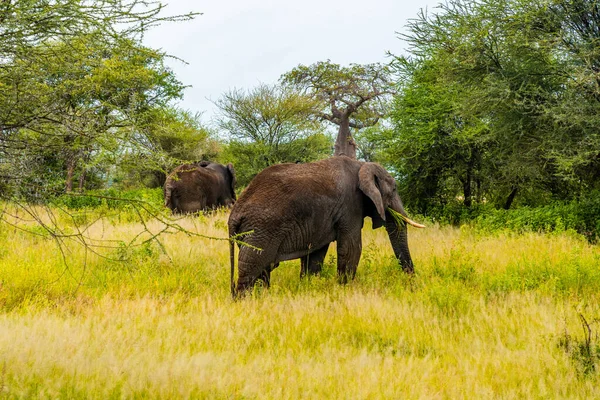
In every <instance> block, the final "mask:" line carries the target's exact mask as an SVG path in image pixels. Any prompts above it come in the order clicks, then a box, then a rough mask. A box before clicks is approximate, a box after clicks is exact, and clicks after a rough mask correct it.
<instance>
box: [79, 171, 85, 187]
mask: <svg viewBox="0 0 600 400" xmlns="http://www.w3.org/2000/svg"><path fill="white" fill-rule="evenodd" d="M85 175H86V174H85V168H84V169H83V170H82V171H81V175H79V192H83V187H84V186H85Z"/></svg>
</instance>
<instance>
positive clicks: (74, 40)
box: [0, 0, 194, 202]
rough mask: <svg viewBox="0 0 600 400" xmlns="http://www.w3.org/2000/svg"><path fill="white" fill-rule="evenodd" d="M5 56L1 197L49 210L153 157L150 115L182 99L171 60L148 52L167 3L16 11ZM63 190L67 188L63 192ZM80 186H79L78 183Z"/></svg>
mask: <svg viewBox="0 0 600 400" xmlns="http://www.w3.org/2000/svg"><path fill="white" fill-rule="evenodd" d="M2 7H3V10H2V15H3V18H2V34H3V43H2V45H0V56H1V57H2V59H3V68H2V69H1V70H0V120H1V121H2V126H1V127H0V129H1V130H2V136H1V137H0V173H1V174H2V175H3V177H4V178H5V181H7V182H9V183H8V188H7V189H8V190H6V191H3V192H2V193H1V194H0V196H2V197H3V198H5V199H9V198H13V199H14V198H19V199H21V198H26V199H28V200H29V201H37V202H43V201H45V199H47V198H51V197H53V196H56V194H57V193H58V192H60V191H65V190H66V191H70V190H72V189H73V188H74V187H75V186H77V185H79V186H80V189H83V188H84V187H85V186H86V185H85V182H86V179H87V178H90V181H91V182H96V183H94V184H95V185H96V184H97V182H98V181H99V180H101V178H103V177H105V176H106V174H107V171H108V170H110V169H111V168H114V166H115V163H114V160H115V159H119V158H120V156H123V154H125V153H127V154H131V153H139V152H142V153H143V152H147V146H146V143H145V140H143V138H144V133H143V132H140V129H141V126H140V125H141V123H142V122H143V121H147V120H148V118H147V116H146V114H147V113H152V112H153V110H156V109H160V108H163V107H166V106H167V105H168V104H169V103H170V102H171V101H172V100H174V99H177V98H179V97H180V96H181V94H182V91H183V85H182V84H181V83H180V82H179V81H178V80H177V79H176V78H175V76H174V75H173V72H172V71H171V70H170V69H169V68H167V67H166V66H165V64H164V59H165V57H167V55H166V53H164V52H162V51H159V50H153V49H150V48H147V47H145V46H143V45H142V44H141V39H142V33H143V32H144V31H145V30H146V29H148V28H149V27H151V26H153V25H156V24H158V23H162V22H166V21H183V20H188V19H190V18H192V17H193V15H194V14H187V15H183V16H174V17H167V18H165V17H162V16H161V15H159V14H160V13H161V10H162V8H163V4H161V3H160V2H143V1H139V0H131V1H127V2H121V1H116V0H102V1H96V0H93V1H87V2H81V1H75V2H66V3H65V2H51V3H48V2H47V1H30V2H7V3H6V4H4V5H3V6H2ZM61 181H62V182H61ZM76 182H77V183H76Z"/></svg>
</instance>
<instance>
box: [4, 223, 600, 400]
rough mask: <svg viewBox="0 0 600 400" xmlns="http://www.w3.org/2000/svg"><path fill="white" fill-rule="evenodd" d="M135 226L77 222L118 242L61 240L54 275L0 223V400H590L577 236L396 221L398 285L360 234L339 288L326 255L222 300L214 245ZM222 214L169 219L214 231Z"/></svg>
mask: <svg viewBox="0 0 600 400" xmlns="http://www.w3.org/2000/svg"><path fill="white" fill-rule="evenodd" d="M134 219H135V218H133V217H131V216H130V217H127V216H125V215H121V216H119V217H116V216H113V217H110V218H106V219H101V220H98V221H96V222H95V223H93V224H92V225H91V226H90V227H89V229H88V231H87V232H88V234H89V236H90V237H93V238H96V239H103V240H115V242H110V243H112V244H117V245H116V246H114V247H111V248H98V249H97V250H98V252H99V253H100V255H96V254H93V253H91V252H89V251H88V252H86V251H85V249H84V248H82V247H81V246H78V245H76V244H75V243H74V242H67V243H68V245H67V247H66V248H64V249H63V250H64V254H65V259H66V260H67V266H65V264H64V263H63V257H62V255H61V252H60V251H59V250H58V249H57V247H56V243H55V242H54V241H53V240H52V239H50V238H48V237H44V236H32V235H30V234H28V233H25V232H21V231H20V230H18V229H15V228H13V227H11V226H9V225H7V224H1V225H0V240H2V243H3V244H4V245H3V246H2V248H0V310H1V311H2V312H1V313H0V398H2V397H7V398H65V399H73V398H82V399H89V398H98V399H107V398H182V397H183V398H217V399H220V398H236V399H237V398H278V399H279V398H283V399H285V398H291V399H297V398H335V399H338V398H368V399H372V398H385V399H388V398H424V399H436V398H439V399H444V398H461V399H462V398H540V399H542V398H543V399H547V398H582V399H583V398H598V397H600V371H599V370H600V339H599V338H598V334H599V332H600V322H597V319H598V318H600V248H599V247H598V246H592V245H590V244H588V243H587V242H586V240H585V239H583V238H582V237H580V236H578V235H573V234H569V233H568V232H567V233H563V234H546V235H542V234H537V233H525V234H512V233H510V232H505V233H495V234H493V235H491V234H484V233H481V232H479V231H475V230H472V229H469V228H462V229H456V228H451V227H439V226H431V227H428V228H427V229H422V230H419V229H414V228H411V227H409V244H410V248H411V252H412V257H413V261H414V263H415V271H416V273H415V275H414V276H412V277H409V276H407V275H405V274H404V273H403V272H402V271H401V269H400V267H399V266H398V264H397V262H396V261H395V260H394V258H393V253H392V249H391V246H390V245H389V243H388V242H387V235H386V233H385V230H383V229H379V230H375V231H373V230H372V229H371V228H370V224H369V223H367V224H366V227H365V229H364V231H363V255H362V259H361V264H360V265H359V268H358V273H357V277H356V280H355V281H353V282H351V283H350V284H348V285H344V286H342V285H339V284H337V283H336V276H335V275H336V272H335V271H336V263H335V251H333V250H334V249H331V251H330V254H328V255H327V258H326V265H325V268H324V272H323V274H322V275H321V276H319V277H314V278H309V279H302V280H301V279H300V278H299V272H300V265H299V261H290V262H285V263H282V265H281V266H280V267H279V268H278V269H276V270H275V271H274V272H273V273H272V287H271V288H270V289H269V290H260V289H258V288H257V289H256V290H255V292H254V293H253V295H252V296H251V297H248V298H246V299H244V300H242V301H237V302H233V301H232V300H231V299H230V293H229V254H228V247H229V246H228V244H227V242H226V241H218V240H210V239H205V238H201V237H194V236H189V235H186V234H184V233H176V234H167V235H164V236H162V237H161V242H162V245H159V244H157V243H155V242H149V243H147V244H143V245H139V246H136V247H132V248H130V247H127V246H125V245H124V244H123V243H127V242H129V241H130V240H131V239H132V238H133V237H135V235H137V234H138V233H140V232H141V231H142V230H143V229H142V225H141V224H139V223H136V222H131V221H133V220H134ZM85 220H88V221H94V220H95V219H94V218H87V219H85ZM226 221H227V214H226V213H223V212H220V213H216V214H214V215H212V216H201V217H187V218H185V219H183V220H181V221H180V223H181V224H182V225H183V226H185V227H186V228H188V229H189V230H190V231H193V232H197V233H201V234H203V235H208V236H213V237H222V238H224V237H226V236H227V231H226ZM147 227H148V229H149V230H150V231H152V232H158V231H159V230H161V229H162V225H161V224H160V223H159V222H157V221H153V222H150V223H149V224H148V225H147ZM147 237H148V233H146V234H144V235H142V237H141V239H144V238H147ZM119 243H121V244H119ZM138 243H139V241H138ZM162 246H164V247H162ZM164 250H166V253H165V251H164ZM106 257H108V258H106ZM111 259H121V260H125V261H113V260H111ZM581 316H584V318H585V319H586V321H588V324H589V325H588V326H589V330H588V331H586V329H584V328H585V326H584V325H583V324H582V319H581ZM590 332H591V334H590Z"/></svg>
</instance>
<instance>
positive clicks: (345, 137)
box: [333, 113, 356, 160]
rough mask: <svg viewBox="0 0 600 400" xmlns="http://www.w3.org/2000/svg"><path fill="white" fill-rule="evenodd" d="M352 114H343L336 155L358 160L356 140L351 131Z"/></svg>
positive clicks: (336, 143)
mask: <svg viewBox="0 0 600 400" xmlns="http://www.w3.org/2000/svg"><path fill="white" fill-rule="evenodd" d="M349 117H350V115H349V114H348V113H344V114H342V117H341V118H340V130H339V131H338V136H337V139H336V141H335V151H334V153H333V155H334V156H342V155H344V156H347V157H350V158H352V159H354V160H356V142H355V141H354V139H353V138H352V134H351V133H350V118H349Z"/></svg>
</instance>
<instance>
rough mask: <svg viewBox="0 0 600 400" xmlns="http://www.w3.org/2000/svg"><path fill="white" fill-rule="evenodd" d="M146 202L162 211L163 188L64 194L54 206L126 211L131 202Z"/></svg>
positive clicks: (56, 200) (112, 189)
mask: <svg viewBox="0 0 600 400" xmlns="http://www.w3.org/2000/svg"><path fill="white" fill-rule="evenodd" d="M130 200H134V201H144V202H146V203H148V204H149V205H150V206H152V207H154V208H156V209H157V210H160V209H161V208H163V205H164V197H163V192H162V189H161V188H155V189H133V190H131V189H130V190H118V189H115V188H111V189H103V190H89V191H87V192H85V193H73V194H63V195H61V196H59V197H57V198H55V199H53V200H52V204H54V205H56V206H60V207H65V208H67V209H70V210H85V209H95V208H103V209H108V210H125V209H128V208H130V206H129V201H130Z"/></svg>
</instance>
